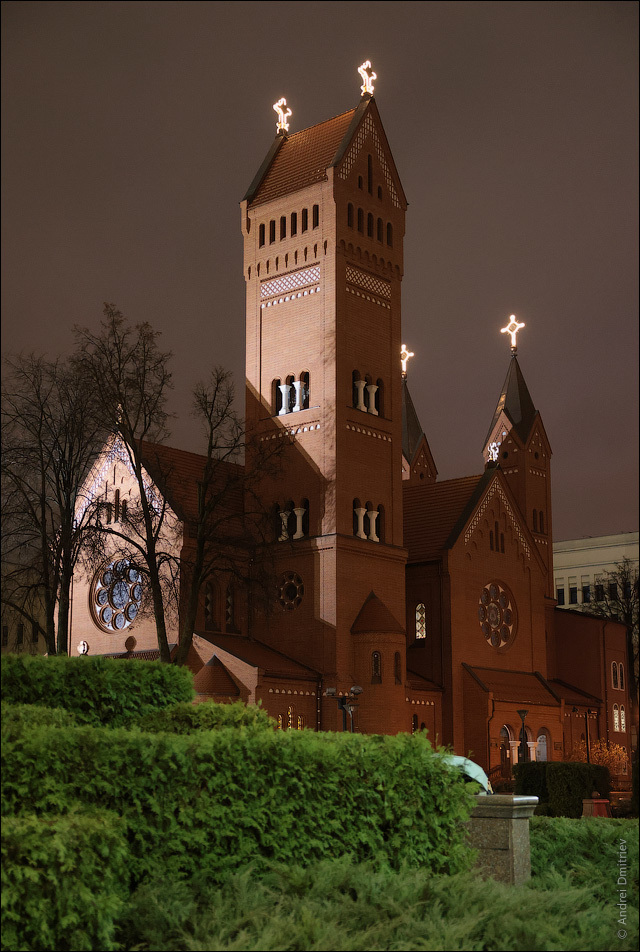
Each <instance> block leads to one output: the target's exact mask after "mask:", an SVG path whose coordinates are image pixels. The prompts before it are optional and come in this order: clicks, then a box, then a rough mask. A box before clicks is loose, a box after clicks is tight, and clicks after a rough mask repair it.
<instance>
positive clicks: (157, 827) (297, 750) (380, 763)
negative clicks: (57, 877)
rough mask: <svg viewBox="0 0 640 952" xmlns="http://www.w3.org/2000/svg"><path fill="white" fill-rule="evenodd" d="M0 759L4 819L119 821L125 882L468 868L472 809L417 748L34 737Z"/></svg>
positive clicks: (44, 733)
mask: <svg viewBox="0 0 640 952" xmlns="http://www.w3.org/2000/svg"><path fill="white" fill-rule="evenodd" d="M2 757H3V779H4V785H3V808H4V812H5V813H8V814H20V813H23V812H26V811H29V812H36V813H53V812H64V811H66V810H68V809H69V808H70V807H71V806H73V805H74V804H75V803H77V802H81V803H83V804H84V805H85V806H90V807H93V806H98V807H100V808H105V809H112V810H114V811H117V812H118V813H120V814H121V815H122V816H123V818H124V820H125V822H126V826H127V831H128V838H129V842H130V847H131V853H132V861H131V870H132V873H133V876H134V881H135V882H140V881H142V880H143V879H144V878H146V876H148V875H149V874H150V873H152V872H153V871H154V870H157V869H158V868H161V869H163V871H164V873H165V874H166V875H167V876H173V875H181V874H187V875H192V874H193V873H195V872H196V871H198V870H200V871H201V872H203V873H206V874H207V875H208V876H210V877H211V878H212V879H213V880H214V881H221V880H222V879H224V878H225V877H226V876H227V875H228V874H229V872H230V871H231V870H233V869H235V868H237V867H238V866H239V865H242V864H244V863H247V862H260V861H261V860H273V861H276V862H299V863H302V864H303V865H306V864H308V863H309V862H312V861H315V860H318V859H320V858H322V857H331V856H336V855H343V854H345V853H351V854H353V855H354V857H355V858H357V859H358V860H364V859H373V858H376V859H380V860H381V861H382V862H388V863H389V864H390V865H391V866H392V867H394V868H395V867H397V866H399V865H400V864H401V863H407V864H409V865H411V866H421V867H424V868H425V869H431V870H432V871H434V872H438V871H447V872H449V871H456V870H460V869H463V868H466V867H467V866H468V865H469V863H470V861H471V858H472V856H471V851H470V850H469V849H468V847H467V843H466V828H465V826H464V821H465V820H466V819H467V818H468V816H469V812H470V808H471V802H472V798H471V797H470V795H469V794H468V793H467V792H466V789H465V783H464V780H463V777H462V775H461V774H460V772H459V771H458V770H456V769H455V768H450V767H448V766H447V765H446V764H445V763H444V761H443V758H442V757H441V756H440V755H439V754H438V753H437V752H436V751H434V750H433V749H432V748H431V746H430V745H429V743H428V741H427V740H426V739H425V738H424V737H423V736H420V735H415V736H412V735H407V734H400V735H398V736H397V737H375V736H374V737H370V736H362V735H353V734H316V733H314V732H311V731H300V732H298V731H292V732H288V731H287V732H280V731H260V732H259V733H258V732H246V731H238V730H229V729H226V730H224V729H223V730H217V731H209V732H206V733H205V732H200V733H195V734H192V735H187V736H179V735H173V734H168V733H162V734H143V733H138V732H133V731H126V730H106V729H101V728H86V727H85V728H58V729H53V728H48V727H40V728H37V729H33V730H28V731H25V732H24V734H23V735H22V736H21V737H11V738H10V739H9V741H7V742H5V743H4V744H3V748H2Z"/></svg>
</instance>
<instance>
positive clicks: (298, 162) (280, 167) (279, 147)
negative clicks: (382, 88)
mask: <svg viewBox="0 0 640 952" xmlns="http://www.w3.org/2000/svg"><path fill="white" fill-rule="evenodd" d="M361 106H362V104H360V106H359V107H358V108H357V109H350V110H349V111H348V112H343V113H342V115H341V116H335V117H334V118H333V119H327V120H326V121H325V122H320V123H318V125H316V126H310V127H309V128H308V129H303V130H302V131H301V132H295V133H294V134H293V135H291V136H278V137H277V139H276V141H275V143H274V144H273V145H272V146H271V149H270V151H269V153H268V154H267V157H266V159H265V161H264V162H263V163H262V166H261V167H260V170H259V172H258V174H257V175H256V177H255V178H254V180H253V182H252V183H251V186H250V187H249V190H248V192H247V194H246V195H245V199H246V200H247V201H248V202H249V203H250V204H251V205H262V204H264V202H270V201H271V200H272V199H274V198H279V197H280V196H281V195H288V194H289V193H290V192H298V191H300V189H302V188H306V187H307V186H308V185H313V184H314V183H315V182H321V181H322V180H323V179H324V178H325V177H326V174H327V169H328V168H329V167H330V166H331V165H333V164H334V162H335V158H336V155H337V154H338V153H339V151H340V149H341V148H342V149H343V151H344V148H346V146H344V145H343V142H344V140H345V138H346V134H347V132H350V130H351V126H352V120H353V119H354V116H355V114H356V113H357V112H360V111H361ZM361 114H363V111H362V113H361ZM352 134H353V133H351V135H352ZM350 137H351V136H350Z"/></svg>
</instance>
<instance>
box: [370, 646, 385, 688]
mask: <svg viewBox="0 0 640 952" xmlns="http://www.w3.org/2000/svg"><path fill="white" fill-rule="evenodd" d="M371 683H372V684H382V655H381V654H380V652H379V651H374V652H372V654H371Z"/></svg>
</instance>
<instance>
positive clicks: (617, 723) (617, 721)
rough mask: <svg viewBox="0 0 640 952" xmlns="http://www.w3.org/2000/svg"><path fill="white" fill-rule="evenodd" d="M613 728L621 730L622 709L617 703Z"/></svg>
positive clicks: (614, 710)
mask: <svg viewBox="0 0 640 952" xmlns="http://www.w3.org/2000/svg"><path fill="white" fill-rule="evenodd" d="M613 729H614V731H619V730H620V710H619V708H618V705H617V704H614V705H613Z"/></svg>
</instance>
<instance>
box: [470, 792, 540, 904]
mask: <svg viewBox="0 0 640 952" xmlns="http://www.w3.org/2000/svg"><path fill="white" fill-rule="evenodd" d="M475 800H476V802H475V806H474V808H473V812H472V814H471V819H470V821H469V840H470V845H471V846H472V847H473V848H474V849H476V850H478V859H477V863H476V865H477V867H478V868H479V869H480V871H481V873H482V874H483V876H485V877H487V878H488V877H490V876H491V877H493V879H497V880H498V881H499V882H502V883H510V884H512V885H514V886H519V885H520V884H521V883H525V882H526V881H527V880H528V879H530V878H531V851H530V847H529V819H530V818H531V817H532V816H533V811H534V810H535V808H536V807H537V805H538V798H537V797H518V796H502V795H501V794H495V795H494V796H481V795H478V796H476V798H475Z"/></svg>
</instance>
